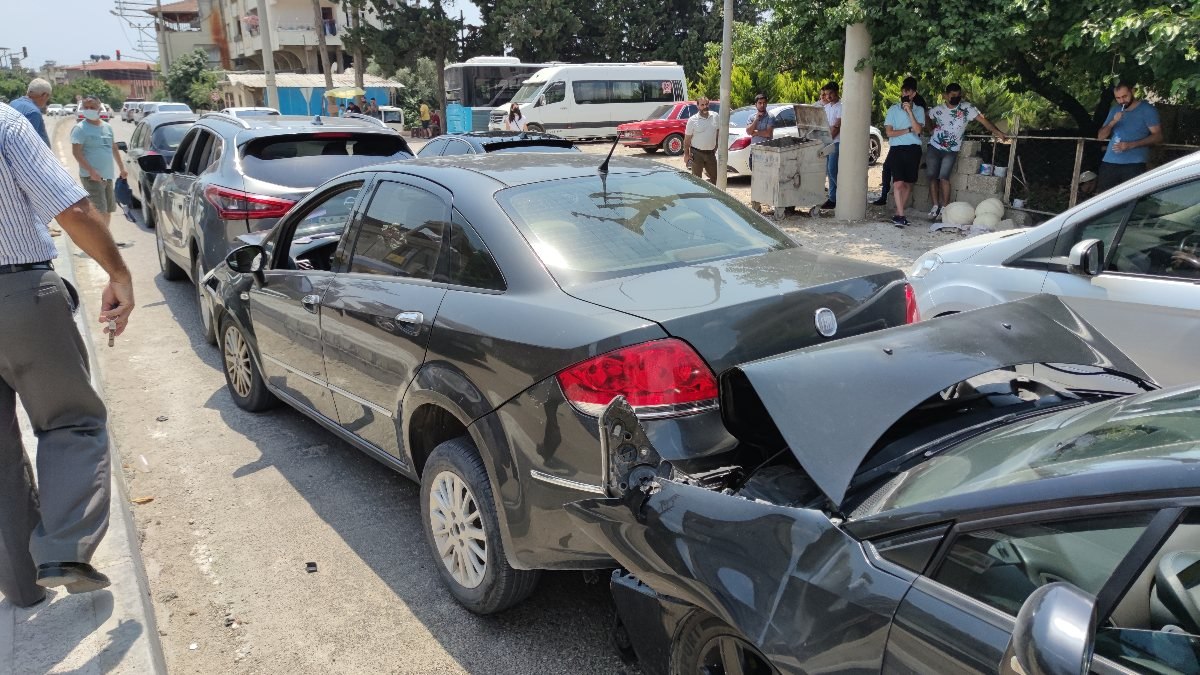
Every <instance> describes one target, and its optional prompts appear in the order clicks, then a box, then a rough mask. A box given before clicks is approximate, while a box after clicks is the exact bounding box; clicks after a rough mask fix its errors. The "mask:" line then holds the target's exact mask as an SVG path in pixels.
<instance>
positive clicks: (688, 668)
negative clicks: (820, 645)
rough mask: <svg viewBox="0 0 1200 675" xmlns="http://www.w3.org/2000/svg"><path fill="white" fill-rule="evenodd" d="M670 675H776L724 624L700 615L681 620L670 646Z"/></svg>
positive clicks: (700, 613) (699, 612)
mask: <svg viewBox="0 0 1200 675" xmlns="http://www.w3.org/2000/svg"><path fill="white" fill-rule="evenodd" d="M670 672H671V675H695V674H696V673H700V674H701V675H732V674H733V673H737V674H738V675H778V672H779V671H778V670H776V669H775V667H774V666H772V665H771V662H770V661H768V660H767V657H765V656H763V654H762V652H760V651H758V649H756V648H755V647H754V645H752V644H750V642H749V641H747V640H746V639H745V638H743V637H741V636H740V635H738V634H737V631H735V630H734V629H732V628H730V627H729V626H728V625H727V624H726V623H725V622H724V621H721V620H720V619H718V618H717V617H715V616H712V615H710V614H706V613H705V612H702V611H696V612H693V613H692V614H691V615H690V616H689V617H688V618H687V619H685V620H684V622H683V624H682V625H681V626H680V628H679V631H678V632H677V634H676V637H675V639H674V640H673V641H672V644H671V667H670Z"/></svg>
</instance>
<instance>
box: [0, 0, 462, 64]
mask: <svg viewBox="0 0 1200 675" xmlns="http://www.w3.org/2000/svg"><path fill="white" fill-rule="evenodd" d="M130 1H131V2H139V4H140V3H141V2H146V0H130ZM268 1H270V0H268ZM116 2H117V0H3V4H4V6H5V11H4V20H3V21H0V47H8V48H9V49H16V50H18V51H19V50H20V48H21V47H27V48H28V49H29V59H28V60H27V61H26V62H25V63H24V65H25V66H27V67H29V68H33V69H35V70H36V69H37V68H39V67H41V65H42V64H43V63H45V62H46V61H57V62H58V63H59V65H77V64H80V63H82V62H84V61H85V60H86V59H87V58H88V57H89V56H90V55H91V54H107V55H109V57H112V58H116V50H118V49H119V50H121V58H122V59H136V60H146V57H145V56H144V55H142V54H138V53H137V51H136V48H135V46H134V45H136V44H137V41H138V35H137V30H135V29H134V28H131V27H130V26H129V24H128V22H127V21H126V20H124V19H121V18H119V17H116V16H113V15H112V14H110V13H109V11H110V10H113V9H114V8H115V7H116ZM447 4H448V5H449V6H448V7H447V13H448V14H451V15H452V16H458V12H459V10H462V12H463V14H464V15H465V18H466V21H467V23H468V24H472V23H478V22H479V9H478V8H477V7H476V6H475V5H474V4H473V3H471V2H470V0H454V1H453V2H451V3H447ZM146 18H147V19H150V17H149V16H148V15H147V17H146ZM151 36H153V33H151Z"/></svg>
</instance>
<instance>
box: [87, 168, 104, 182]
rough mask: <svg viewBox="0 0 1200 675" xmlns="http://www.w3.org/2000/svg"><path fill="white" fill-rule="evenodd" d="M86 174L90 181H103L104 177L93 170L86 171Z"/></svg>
mask: <svg viewBox="0 0 1200 675" xmlns="http://www.w3.org/2000/svg"><path fill="white" fill-rule="evenodd" d="M87 172H88V178H89V179H90V180H94V181H101V180H104V176H101V175H100V172H99V171H96V170H95V169H88V170H87Z"/></svg>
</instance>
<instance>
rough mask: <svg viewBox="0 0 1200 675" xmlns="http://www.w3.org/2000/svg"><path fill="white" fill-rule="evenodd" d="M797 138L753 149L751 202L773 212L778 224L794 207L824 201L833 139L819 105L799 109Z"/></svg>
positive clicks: (773, 140)
mask: <svg viewBox="0 0 1200 675" xmlns="http://www.w3.org/2000/svg"><path fill="white" fill-rule="evenodd" d="M795 110H796V122H797V124H796V132H797V135H795V136H779V137H776V138H773V139H771V140H769V141H767V142H766V143H759V144H758V145H755V146H753V147H752V148H751V149H750V153H751V154H750V165H751V170H750V201H751V205H752V206H753V207H754V208H755V209H759V208H761V205H762V204H767V205H769V206H770V207H771V208H772V209H773V210H774V215H775V219H776V220H780V219H782V218H783V216H784V214H785V213H786V212H787V211H788V210H789V209H792V208H795V207H813V206H816V205H818V204H821V203H822V202H824V201H825V157H826V156H828V155H829V153H830V152H832V150H833V147H832V145H831V143H832V141H833V137H832V136H831V135H830V133H829V125H828V124H827V122H826V120H825V110H824V109H822V108H821V106H819V105H797V106H795Z"/></svg>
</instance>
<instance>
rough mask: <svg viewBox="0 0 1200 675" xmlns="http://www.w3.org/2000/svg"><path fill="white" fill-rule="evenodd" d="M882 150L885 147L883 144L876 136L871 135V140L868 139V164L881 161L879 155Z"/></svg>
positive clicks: (872, 164)
mask: <svg viewBox="0 0 1200 675" xmlns="http://www.w3.org/2000/svg"><path fill="white" fill-rule="evenodd" d="M882 152H883V147H882V146H881V143H880V140H879V139H878V138H875V137H874V136H871V138H870V140H869V141H867V165H868V166H874V165H875V162H878V161H879V155H880V154H882Z"/></svg>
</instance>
